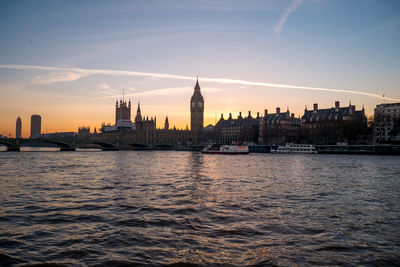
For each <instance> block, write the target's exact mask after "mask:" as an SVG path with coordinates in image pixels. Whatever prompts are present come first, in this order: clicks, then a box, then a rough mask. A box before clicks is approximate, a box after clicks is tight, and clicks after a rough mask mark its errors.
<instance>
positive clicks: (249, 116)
mask: <svg viewBox="0 0 400 267" xmlns="http://www.w3.org/2000/svg"><path fill="white" fill-rule="evenodd" d="M247 117H248V118H251V111H250V110H249V115H248V116H247Z"/></svg>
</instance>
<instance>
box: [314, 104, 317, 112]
mask: <svg viewBox="0 0 400 267" xmlns="http://www.w3.org/2000/svg"><path fill="white" fill-rule="evenodd" d="M317 110H318V104H317V103H315V104H314V111H317Z"/></svg>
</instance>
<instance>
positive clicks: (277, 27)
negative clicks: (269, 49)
mask: <svg viewBox="0 0 400 267" xmlns="http://www.w3.org/2000/svg"><path fill="white" fill-rule="evenodd" d="M302 3H303V0H292V2H291V3H290V6H288V8H286V10H285V12H284V13H283V14H282V16H281V18H280V19H279V21H278V24H276V25H275V27H274V29H273V30H274V32H275V33H276V34H277V35H278V36H279V35H280V34H281V32H282V29H283V25H285V22H286V21H287V19H288V17H289V15H290V14H291V13H293V12H294V11H296V9H297V8H298V7H299V6H300V5H301V4H302Z"/></svg>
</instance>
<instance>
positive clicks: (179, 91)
mask: <svg viewBox="0 0 400 267" xmlns="http://www.w3.org/2000/svg"><path fill="white" fill-rule="evenodd" d="M202 90H203V92H207V93H215V92H221V91H222V89H220V88H214V87H207V88H203V89H202ZM191 93H193V87H189V86H183V87H169V88H160V89H154V90H147V91H142V92H136V93H130V94H125V97H134V96H171V95H183V94H191ZM118 97H120V94H118V93H114V94H113V95H108V96H105V97H103V98H118Z"/></svg>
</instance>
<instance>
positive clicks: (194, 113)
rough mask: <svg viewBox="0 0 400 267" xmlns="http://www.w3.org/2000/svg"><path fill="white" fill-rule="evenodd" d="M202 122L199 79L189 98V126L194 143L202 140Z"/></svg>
mask: <svg viewBox="0 0 400 267" xmlns="http://www.w3.org/2000/svg"><path fill="white" fill-rule="evenodd" d="M203 124H204V99H203V96H202V95H201V92H200V85H199V79H197V81H196V86H195V87H194V93H193V95H192V98H191V99H190V128H191V135H192V141H193V143H195V144H200V143H201V142H202V140H201V139H202V134H203Z"/></svg>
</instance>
